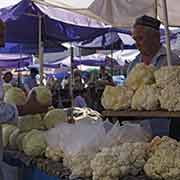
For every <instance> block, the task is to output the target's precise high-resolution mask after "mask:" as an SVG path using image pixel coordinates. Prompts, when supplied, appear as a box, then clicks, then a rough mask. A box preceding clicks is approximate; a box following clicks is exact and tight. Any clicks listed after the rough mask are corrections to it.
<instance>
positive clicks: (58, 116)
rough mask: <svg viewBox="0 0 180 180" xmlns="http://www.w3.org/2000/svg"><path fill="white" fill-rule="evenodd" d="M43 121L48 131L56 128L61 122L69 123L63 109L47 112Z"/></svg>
mask: <svg viewBox="0 0 180 180" xmlns="http://www.w3.org/2000/svg"><path fill="white" fill-rule="evenodd" d="M43 121H44V123H45V126H46V128H47V129H50V128H54V127H55V126H56V125H57V124H59V123H60V122H66V121H67V113H66V112H65V111H64V110H63V109H53V110H51V111H49V112H47V114H46V115H45V116H44V120H43Z"/></svg>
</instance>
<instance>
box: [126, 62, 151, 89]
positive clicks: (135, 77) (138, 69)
mask: <svg viewBox="0 0 180 180" xmlns="http://www.w3.org/2000/svg"><path fill="white" fill-rule="evenodd" d="M154 71H155V67H154V66H153V65H145V64H144V63H139V64H136V66H135V67H134V68H133V69H132V71H131V72H130V73H129V75H128V77H127V80H126V82H125V84H126V85H127V86H129V87H131V88H132V89H134V90H136V89H138V88H139V87H140V86H141V85H144V84H154V83H155V77H154Z"/></svg>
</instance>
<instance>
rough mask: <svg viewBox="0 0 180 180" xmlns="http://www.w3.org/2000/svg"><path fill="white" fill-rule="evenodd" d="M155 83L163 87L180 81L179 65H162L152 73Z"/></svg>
mask: <svg viewBox="0 0 180 180" xmlns="http://www.w3.org/2000/svg"><path fill="white" fill-rule="evenodd" d="M154 76H155V80H156V84H157V85H158V86H159V87H162V88H164V87H165V86H167V85H169V84H171V85H174V84H178V83H179V82H180V66H171V67H169V66H163V67H161V68H160V69H158V70H157V71H155V73H154Z"/></svg>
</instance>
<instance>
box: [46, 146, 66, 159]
mask: <svg viewBox="0 0 180 180" xmlns="http://www.w3.org/2000/svg"><path fill="white" fill-rule="evenodd" d="M45 156H46V157H47V158H48V159H51V160H53V161H55V162H58V161H60V160H61V159H62V158H63V156H64V152H63V150H62V149H60V148H52V147H47V148H46V152H45Z"/></svg>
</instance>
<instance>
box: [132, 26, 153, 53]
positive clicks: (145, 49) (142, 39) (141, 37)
mask: <svg viewBox="0 0 180 180" xmlns="http://www.w3.org/2000/svg"><path fill="white" fill-rule="evenodd" d="M132 35H133V39H134V40H135V41H136V46H137V48H138V49H139V51H140V52H141V53H142V54H144V55H149V52H150V48H151V37H149V36H148V33H147V32H146V31H145V28H144V26H142V25H136V26H135V27H134V29H133V34H132Z"/></svg>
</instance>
